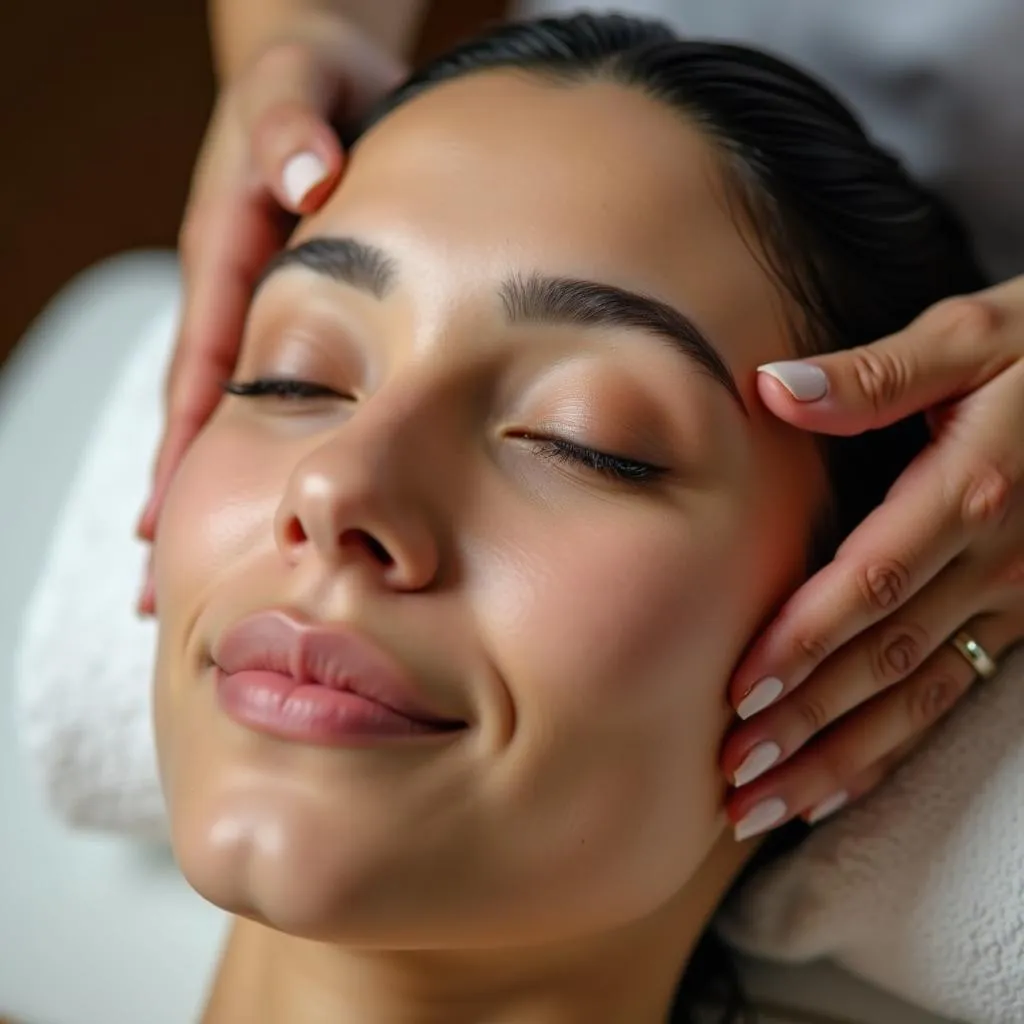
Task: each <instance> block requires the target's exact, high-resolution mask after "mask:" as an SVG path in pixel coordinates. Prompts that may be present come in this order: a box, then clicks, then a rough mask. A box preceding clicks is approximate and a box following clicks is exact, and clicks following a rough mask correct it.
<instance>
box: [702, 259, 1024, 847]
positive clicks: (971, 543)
mask: <svg viewBox="0 0 1024 1024" xmlns="http://www.w3.org/2000/svg"><path fill="white" fill-rule="evenodd" d="M787 384H788V387H787V386H786V385H787ZM758 390H759V392H760V395H761V398H762V400H763V402H764V403H765V405H766V406H767V407H768V408H769V409H770V410H771V411H772V412H773V413H774V414H775V415H776V416H778V417H779V418H781V419H783V420H785V421H786V422H787V423H790V424H792V425H794V426H796V427H800V428H802V429H805V430H812V431H815V432H819V433H824V434H839V435H848V434H855V433H860V432H862V431H865V430H870V429H873V428H878V427H882V426H885V425H888V424H890V423H893V422H894V421H896V420H898V419H902V418H904V417H906V416H908V415H910V414H912V413H915V412H918V411H923V410H927V411H928V418H929V423H930V425H931V428H932V443H931V444H930V445H929V447H928V448H927V449H926V450H925V451H924V452H923V453H922V454H921V455H920V456H919V457H918V458H917V459H916V460H915V461H914V462H913V463H912V464H911V465H910V467H908V469H907V470H906V471H905V472H904V473H903V475H902V476H901V478H900V479H899V480H898V481H897V483H896V484H895V486H894V487H893V488H892V490H891V491H890V493H889V494H888V496H887V497H886V500H885V501H884V502H883V504H882V505H881V506H880V507H879V508H878V509H876V510H875V511H874V512H873V513H872V514H871V515H870V516H869V517H868V518H867V519H866V520H865V521H864V522H863V523H862V524H861V525H860V526H859V527H858V528H857V530H856V531H854V532H853V533H852V534H851V535H850V536H849V538H848V539H847V540H846V541H845V543H844V544H843V545H842V547H841V548H840V549H839V552H838V553H837V555H836V557H835V559H834V560H833V561H832V562H831V563H830V564H829V565H828V566H826V567H825V568H824V569H822V570H821V571H820V572H818V573H817V574H816V575H815V576H814V577H812V578H811V579H810V580H809V581H808V582H807V583H806V584H804V586H803V587H801V588H800V589H799V590H798V591H797V592H796V594H794V595H793V597H792V598H791V599H790V600H789V601H788V602H787V603H786V604H785V605H784V607H783V608H782V610H781V611H780V612H779V614H778V615H777V617H776V618H775V620H774V621H773V622H772V623H771V624H770V625H769V626H768V628H767V629H766V630H765V632H764V633H762V635H761V636H760V637H759V638H758V639H757V641H756V643H755V644H754V645H753V646H752V647H751V649H750V651H749V652H748V654H747V656H746V657H745V658H744V660H743V662H742V664H741V665H740V666H739V667H738V669H737V671H736V674H735V676H734V678H733V680H732V682H731V684H730V689H729V699H730V701H731V703H732V705H733V707H735V708H736V709H737V712H738V714H739V715H740V718H741V719H744V721H742V722H740V723H739V724H738V725H737V726H736V727H735V728H734V729H733V731H732V733H731V734H730V735H729V737H728V738H727V740H726V742H725V745H724V747H723V751H722V768H723V770H724V772H725V774H726V778H727V779H728V780H729V782H730V783H731V784H733V785H737V786H738V788H736V789H734V790H732V791H731V792H730V794H729V797H728V801H727V810H728V814H729V818H730V820H731V821H732V823H733V824H734V825H738V826H739V827H738V835H739V836H740V837H743V836H745V835H749V834H755V833H756V832H759V831H764V830H766V829H769V828H774V827H776V826H777V825H779V824H782V823H783V822H784V821H786V820H789V819H790V818H794V817H802V818H804V819H806V820H812V821H813V820H820V818H821V817H823V816H825V815H826V814H828V813H830V812H831V811H833V810H836V809H838V807H840V806H842V804H843V803H845V802H847V801H849V800H853V799H856V798H857V797H859V796H862V795H863V794H864V793H866V792H867V791H868V790H870V789H871V788H873V787H874V786H875V785H876V784H877V783H878V782H879V781H880V780H881V779H882V778H884V776H885V775H886V774H887V773H888V771H890V770H891V769H892V767H893V766H894V765H895V764H896V763H897V761H898V760H900V759H901V758H902V757H903V756H905V755H906V753H908V752H909V750H910V749H912V747H913V746H914V744H915V742H916V741H917V740H918V739H919V738H920V737H921V736H922V734H923V733H924V732H925V731H927V730H928V728H929V727H930V726H931V725H932V724H933V723H934V722H935V721H937V720H938V719H939V718H940V717H941V716H942V715H943V714H944V713H945V712H946V711H948V710H949V709H950V708H951V707H953V706H954V705H955V704H956V702H957V701H958V700H959V699H960V697H961V696H962V695H963V694H964V693H965V692H966V691H967V690H968V689H969V688H970V687H971V685H972V684H973V683H974V682H975V681H976V678H977V677H976V675H975V673H974V670H973V669H972V667H971V666H970V665H969V664H968V662H967V661H966V659H965V658H964V657H963V656H962V655H961V654H960V653H959V652H958V651H957V650H956V649H955V648H954V647H953V646H952V645H951V644H950V643H948V642H947V641H948V639H949V638H950V637H951V636H953V635H954V634H956V633H957V632H958V631H959V630H960V629H966V630H967V631H968V632H969V633H970V634H971V635H973V637H974V638H975V639H976V640H977V641H978V642H979V643H980V644H981V645H982V646H983V647H985V648H986V649H987V650H988V652H989V653H990V654H991V655H992V656H993V658H996V659H998V658H999V656H1000V655H1001V654H1003V653H1004V652H1005V651H1006V650H1007V649H1008V648H1009V647H1010V646H1012V645H1013V644H1015V643H1017V642H1019V641H1020V640H1021V639H1022V638H1024V277H1021V278H1017V279H1015V280H1013V281H1010V282H1008V283H1006V284H1002V285H999V286H997V287H995V288H991V289H988V290H987V291H985V292H982V293H980V294H978V295H975V296H970V297H964V298H957V299H950V300H947V301H945V302H942V303H940V304H939V305H937V306H935V307H934V308H932V309H930V310H928V311H927V312H926V313H924V314H923V315H922V316H921V317H919V318H918V319H917V320H916V321H915V322H914V323H913V324H911V325H910V326H909V327H908V328H907V329H906V330H904V331H901V332H899V333H898V334H895V335H892V336H890V337H888V338H885V339H882V340H880V341H877V342H875V343H874V344H872V345H867V346H864V347H862V348H859V349H854V350H850V351H845V352H837V353H834V354H831V355H827V356H822V357H816V358H812V359H807V360H797V361H793V362H788V363H775V364H772V365H771V367H770V368H769V369H768V370H764V369H763V368H762V371H761V372H760V373H759V374H758ZM980 685H984V683H983V682H982V683H981V684H980ZM981 742H983V740H981ZM737 774H738V777H737ZM754 779H756V781H754ZM740 823H742V824H740Z"/></svg>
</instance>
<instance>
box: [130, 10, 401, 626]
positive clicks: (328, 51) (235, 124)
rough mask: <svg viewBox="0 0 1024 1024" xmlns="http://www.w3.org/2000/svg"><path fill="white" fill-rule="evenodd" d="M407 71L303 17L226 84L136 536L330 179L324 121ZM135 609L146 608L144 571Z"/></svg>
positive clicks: (201, 183)
mask: <svg viewBox="0 0 1024 1024" xmlns="http://www.w3.org/2000/svg"><path fill="white" fill-rule="evenodd" d="M404 73H405V71H404V69H403V68H402V67H401V66H400V65H399V64H398V63H397V62H396V61H394V60H393V59H392V58H391V57H389V56H388V55H386V54H385V53H384V52H383V51H381V50H379V49H377V48H376V47H375V46H374V45H373V44H372V43H370V42H369V40H367V39H366V38H365V37H363V36H361V35H359V34H357V33H356V31H355V30H354V29H352V28H351V27H350V26H348V25H347V24H345V23H344V22H342V21H340V20H332V19H330V18H327V17H323V18H319V19H316V20H313V19H310V20H308V21H304V22H302V23H301V24H296V25H295V26H294V31H293V32H291V33H289V34H288V35H286V36H282V38H280V39H279V40H278V41H277V42H275V43H274V44H272V45H270V46H268V47H267V48H265V49H264V50H263V51H262V52H261V53H260V55H259V56H258V57H257V58H256V59H255V60H254V61H253V62H252V63H251V64H250V66H249V67H248V68H246V69H245V70H244V71H242V72H241V73H239V74H238V75H237V77H236V78H235V79H234V80H233V81H230V82H228V83H226V84H225V85H224V87H223V89H222V91H221V93H220V96H219V98H218V100H217V104H216V107H215V109H214V112H213V116H212V118H211V121H210V125H209V128H208V129H207V134H206V138H205V140H204V143H203V147H202V150H201V152H200V155H199V159H198V162H197V164H196V170H195V174H194V178H193V183H192V189H191V193H190V196H189V200H188V205H187V208H186V212H185V218H184V222H183V225H182V229H181V237H180V256H181V266H182V276H183V283H184V307H183V314H182V321H181V327H180V331H179V335H178V339H177V343H176V347H175V351H174V357H173V360H172V363H171V367H170V370H169V373H168V377H167V389H166V420H165V426H164V435H163V439H162V441H161V443H160V448H159V452H158V454H157V458H156V463H155V467H154V473H153V482H152V489H151V492H150V497H149V500H148V502H147V504H146V506H145V508H144V510H143V512H142V515H141V518H140V519H139V523H138V530H137V532H138V536H139V537H140V538H142V539H144V540H147V541H152V540H153V539H154V535H155V532H156V528H157V522H158V519H159V516H160V510H161V506H162V505H163V501H164V496H165V494H166V493H167V488H168V486H169V484H170V481H171V478H172V477H173V475H174V472H175V470H176V469H177V467H178V464H179V463H180V462H181V459H182V457H183V456H184V454H185V452H186V450H187V449H188V446H189V445H190V444H191V442H192V439H193V438H194V437H195V436H196V434H197V433H198V432H199V431H200V430H201V429H202V427H203V425H204V424H205V422H206V420H207V419H208V417H209V416H210V414H211V413H212V412H213V410H214V408H215V407H216V405H217V403H218V401H219V400H220V383H221V381H223V380H224V379H225V378H227V377H229V376H230V375H231V373H232V371H233V370H234V364H235V358H236V355H237V353H238V348H239V344H240V342H241V336H242V328H243V324H244V320H245V314H246V310H247V308H248V303H249V298H250V295H251V291H252V287H253V284H254V282H255V280H256V279H257V277H258V276H259V273H260V271H261V270H262V269H263V267H264V266H265V265H266V263H267V261H268V260H269V259H270V257H271V256H272V255H273V254H274V253H275V252H276V251H277V250H278V249H279V248H280V247H281V245H282V244H283V243H284V241H285V239H286V237H287V233H288V231H289V230H290V228H291V227H292V225H293V224H294V219H295V216H296V215H298V214H304V213H310V212H312V211H313V210H315V209H317V208H318V207H319V206H320V205H322V203H323V202H324V200H325V199H326V198H327V196H328V195H329V194H330V193H331V191H332V190H333V188H334V187H335V185H336V184H337V183H338V180H339V177H340V175H341V172H342V163H343V154H342V150H341V145H340V143H339V141H338V138H337V136H336V134H335V132H334V131H333V129H332V128H331V127H330V121H331V120H334V121H337V120H339V119H343V118H344V117H346V116H349V115H353V114H358V113H359V112H360V111H361V110H365V109H366V108H367V107H368V106H369V105H370V104H371V103H372V102H373V101H374V100H376V99H377V98H378V97H380V96H383V95H384V94H386V93H387V92H388V91H389V90H390V89H391V88H393V87H394V86H395V85H396V84H397V83H398V82H399V81H400V80H401V78H402V77H403V75H404ZM139 611H140V612H141V613H143V614H151V613H152V612H153V611H154V601H153V586H152V576H151V573H150V572H149V571H147V574H146V580H145V581H144V584H143V590H142V594H141V597H140V600H139Z"/></svg>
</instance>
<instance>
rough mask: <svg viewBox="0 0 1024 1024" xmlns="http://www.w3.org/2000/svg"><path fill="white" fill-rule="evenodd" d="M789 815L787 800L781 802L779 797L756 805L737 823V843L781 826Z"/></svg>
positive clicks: (735, 833) (735, 832) (735, 829)
mask: <svg viewBox="0 0 1024 1024" xmlns="http://www.w3.org/2000/svg"><path fill="white" fill-rule="evenodd" d="M788 813H789V812H788V809H787V808H786V802H785V800H781V799H779V797H777V796H773V797H769V798H768V799H767V800H762V801H761V802H760V803H759V804H755V805H754V806H753V807H752V808H751V809H750V810H749V811H748V812H747V814H746V816H745V817H743V818H741V819H740V820H739V821H738V822H736V827H735V828H734V829H733V835H735V837H736V842H737V843H742V842H743V840H744V839H749V838H750V837H751V836H756V835H760V833H762V832H767V831H768V829H770V828H774V827H775V826H776V825H780V824H781V823H782V822H783V821H785V820H786V815H787V814H788Z"/></svg>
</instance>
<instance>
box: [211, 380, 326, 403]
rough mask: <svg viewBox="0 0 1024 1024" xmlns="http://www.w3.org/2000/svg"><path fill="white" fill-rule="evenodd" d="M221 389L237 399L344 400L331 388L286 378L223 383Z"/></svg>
mask: <svg viewBox="0 0 1024 1024" xmlns="http://www.w3.org/2000/svg"><path fill="white" fill-rule="evenodd" d="M221 387H222V388H223V389H224V391H226V392H227V393H228V394H229V395H237V396H238V397H239V398H284V399H291V400H296V399H303V398H345V397H346V396H345V395H342V394H340V393H339V392H337V391H335V390H334V389H333V388H329V387H326V386H325V385H323V384H314V383H313V382H312V381H308V380H292V379H290V378H287V377H258V378H257V379H256V380H251V381H234V380H229V381H225V382H224V383H223V384H222V385H221Z"/></svg>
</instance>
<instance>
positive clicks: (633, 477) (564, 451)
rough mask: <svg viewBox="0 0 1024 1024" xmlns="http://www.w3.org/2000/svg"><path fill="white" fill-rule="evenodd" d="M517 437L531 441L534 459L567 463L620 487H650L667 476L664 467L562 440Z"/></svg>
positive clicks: (525, 435) (523, 435)
mask: <svg viewBox="0 0 1024 1024" xmlns="http://www.w3.org/2000/svg"><path fill="white" fill-rule="evenodd" d="M518 436H519V437H521V438H523V439H524V440H527V441H531V442H532V443H533V451H534V453H535V454H537V455H543V456H545V457H546V458H549V459H554V460H556V461H558V462H567V463H571V464H572V465H574V466H582V467H584V468H585V469H589V470H592V471H593V472H595V473H599V474H601V475H602V476H606V477H609V478H611V479H612V480H615V481H617V482H620V483H627V484H633V485H636V486H643V485H645V484H650V483H653V482H654V481H655V480H657V479H658V478H659V477H661V476H664V475H665V473H667V472H668V470H667V469H666V467H664V466H655V465H653V464H652V463H650V462H642V461H640V460H639V459H630V458H626V457H624V456H621V455H612V454H610V453H608V452H602V451H598V450H597V449H596V448H588V447H587V446H586V445H581V444H577V443H576V442H575V441H567V440H566V439H565V438H558V437H538V436H534V435H532V434H520V435H518Z"/></svg>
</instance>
